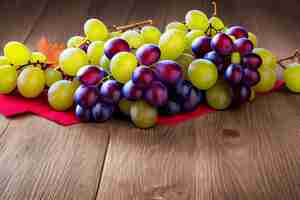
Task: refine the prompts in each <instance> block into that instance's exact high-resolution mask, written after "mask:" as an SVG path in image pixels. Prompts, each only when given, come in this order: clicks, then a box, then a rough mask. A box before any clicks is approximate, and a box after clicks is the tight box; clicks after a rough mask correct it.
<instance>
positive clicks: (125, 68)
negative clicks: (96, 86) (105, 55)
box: [110, 52, 138, 84]
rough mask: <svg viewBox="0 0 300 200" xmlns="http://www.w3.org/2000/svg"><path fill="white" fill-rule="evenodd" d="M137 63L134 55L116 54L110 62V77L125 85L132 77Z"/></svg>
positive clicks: (127, 53)
mask: <svg viewBox="0 0 300 200" xmlns="http://www.w3.org/2000/svg"><path fill="white" fill-rule="evenodd" d="M137 64H138V61H137V59H136V57H135V55H134V54H132V53H129V52H121V53H118V54H116V55H115V56H114V57H113V58H112V60H111V62H110V71H111V73H112V76H113V77H114V78H115V79H116V80H117V81H118V82H120V83H124V84H125V83H127V82H128V81H129V80H130V79H131V76H132V73H133V72H134V70H135V68H136V67H137Z"/></svg>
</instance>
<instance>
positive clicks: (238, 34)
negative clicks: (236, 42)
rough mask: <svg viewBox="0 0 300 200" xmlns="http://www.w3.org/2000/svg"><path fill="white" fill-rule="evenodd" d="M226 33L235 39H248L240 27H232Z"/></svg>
mask: <svg viewBox="0 0 300 200" xmlns="http://www.w3.org/2000/svg"><path fill="white" fill-rule="evenodd" d="M226 33H227V34H228V35H232V36H234V37H235V38H236V39H240V38H248V37H249V35H248V31H247V30H246V29H245V28H244V27H241V26H233V27H231V28H229V29H228V30H227V31H226Z"/></svg>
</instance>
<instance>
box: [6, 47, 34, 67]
mask: <svg viewBox="0 0 300 200" xmlns="http://www.w3.org/2000/svg"><path fill="white" fill-rule="evenodd" d="M4 56H5V57H7V58H8V60H9V62H10V63H11V64H13V65H15V66H21V65H26V64H28V63H29V61H30V58H31V52H30V50H29V49H28V48H27V47H26V46H25V45H24V44H22V43H20V42H8V43H7V44H6V45H5V46H4Z"/></svg>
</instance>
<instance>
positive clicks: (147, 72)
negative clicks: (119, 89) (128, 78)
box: [132, 66, 155, 88]
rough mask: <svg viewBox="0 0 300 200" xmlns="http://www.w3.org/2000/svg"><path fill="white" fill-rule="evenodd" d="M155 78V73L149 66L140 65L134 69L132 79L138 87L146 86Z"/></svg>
mask: <svg viewBox="0 0 300 200" xmlns="http://www.w3.org/2000/svg"><path fill="white" fill-rule="evenodd" d="M154 79H155V74H154V72H153V70H152V69H151V68H150V67H146V66H140V67H138V68H136V70H134V72H133V74H132V81H133V82H134V83H135V84H136V85H138V86H139V87H140V88H146V87H147V86H149V85H150V84H151V83H152V81H153V80H154Z"/></svg>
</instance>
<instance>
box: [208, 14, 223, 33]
mask: <svg viewBox="0 0 300 200" xmlns="http://www.w3.org/2000/svg"><path fill="white" fill-rule="evenodd" d="M209 24H210V25H211V26H212V27H213V28H214V29H216V30H218V31H221V30H223V29H224V28H225V26H224V23H223V21H222V20H221V19H220V18H219V17H211V18H210V19H209Z"/></svg>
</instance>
